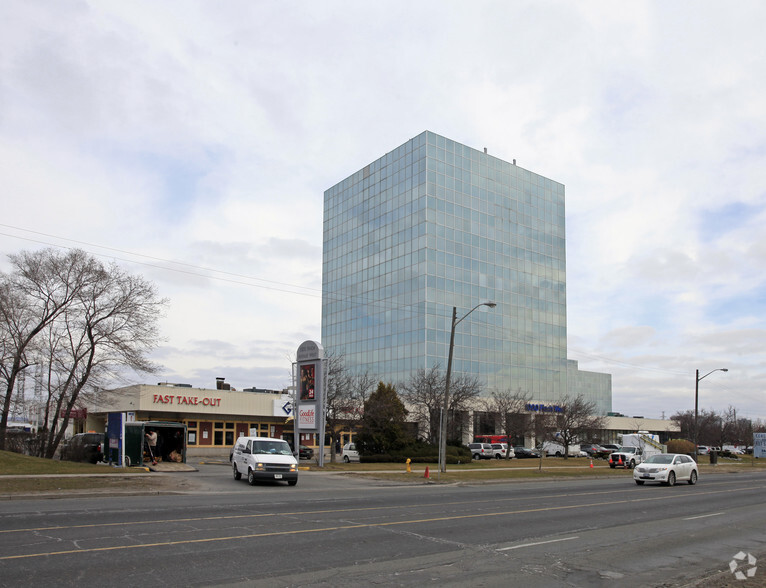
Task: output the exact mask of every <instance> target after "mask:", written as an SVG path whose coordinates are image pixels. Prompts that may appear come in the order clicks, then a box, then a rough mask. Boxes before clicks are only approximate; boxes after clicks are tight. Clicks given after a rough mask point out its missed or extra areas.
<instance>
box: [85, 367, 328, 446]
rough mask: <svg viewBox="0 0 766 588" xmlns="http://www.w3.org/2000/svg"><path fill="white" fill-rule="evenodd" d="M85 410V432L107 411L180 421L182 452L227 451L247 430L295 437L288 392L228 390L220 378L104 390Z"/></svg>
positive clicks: (100, 423)
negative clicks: (205, 384)
mask: <svg viewBox="0 0 766 588" xmlns="http://www.w3.org/2000/svg"><path fill="white" fill-rule="evenodd" d="M87 409H88V410H87V419H86V422H85V426H84V428H85V430H92V431H104V430H105V428H106V422H107V418H108V415H109V414H110V413H124V414H125V415H126V417H127V421H166V422H178V423H183V424H185V425H186V431H187V439H186V451H187V455H196V456H204V455H222V454H228V451H229V448H231V447H232V446H233V445H234V441H235V440H236V439H237V438H238V437H239V436H241V435H249V434H251V433H253V434H257V435H260V436H263V437H275V438H279V439H285V440H286V441H288V442H289V443H290V444H291V445H292V443H293V440H294V432H293V422H292V421H293V417H292V411H293V408H292V399H291V397H290V395H289V394H288V393H287V391H271V390H255V389H250V390H242V391H238V390H232V389H231V388H230V387H229V385H228V384H225V383H223V381H222V379H219V381H218V383H217V386H216V389H207V388H192V387H191V386H190V385H187V384H171V383H160V384H157V385H156V386H155V385H145V384H139V385H134V386H127V387H124V388H117V389H114V390H105V391H102V392H100V393H99V395H98V397H97V399H96V401H95V402H93V403H91V404H90V405H88V407H87ZM304 441H309V444H311V445H313V444H314V443H313V438H312V439H310V440H308V439H307V440H302V441H301V442H304Z"/></svg>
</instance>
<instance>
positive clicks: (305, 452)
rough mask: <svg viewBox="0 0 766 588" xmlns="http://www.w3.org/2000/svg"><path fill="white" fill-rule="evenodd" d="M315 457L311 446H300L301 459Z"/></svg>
mask: <svg viewBox="0 0 766 588" xmlns="http://www.w3.org/2000/svg"><path fill="white" fill-rule="evenodd" d="M313 458H314V450H313V449H311V447H306V446H305V445H301V446H300V459H313Z"/></svg>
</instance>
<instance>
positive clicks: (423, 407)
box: [400, 366, 444, 444]
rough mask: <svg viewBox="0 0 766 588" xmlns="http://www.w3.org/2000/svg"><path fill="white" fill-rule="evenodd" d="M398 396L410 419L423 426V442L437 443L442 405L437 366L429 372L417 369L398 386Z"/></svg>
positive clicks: (439, 374)
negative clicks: (408, 412) (404, 403)
mask: <svg viewBox="0 0 766 588" xmlns="http://www.w3.org/2000/svg"><path fill="white" fill-rule="evenodd" d="M400 388H401V393H400V396H401V397H402V398H403V399H404V400H405V402H406V403H407V406H408V407H409V409H410V417H411V418H412V419H413V420H414V421H415V422H417V423H418V424H419V425H421V426H422V425H425V435H424V437H425V441H426V442H427V443H431V444H436V443H438V442H439V424H440V416H441V411H442V407H443V404H444V376H443V375H442V374H441V372H440V371H439V366H434V367H432V368H431V369H429V370H425V369H422V368H421V369H419V370H418V371H417V372H416V373H415V374H414V375H413V376H412V377H411V378H410V379H409V380H408V381H407V382H405V383H404V384H402V385H401V386H400Z"/></svg>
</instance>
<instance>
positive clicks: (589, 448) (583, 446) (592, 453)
mask: <svg viewBox="0 0 766 588" xmlns="http://www.w3.org/2000/svg"><path fill="white" fill-rule="evenodd" d="M580 451H584V452H585V453H586V454H587V455H588V457H590V458H596V459H601V458H603V459H606V458H608V457H609V454H610V453H612V450H611V449H606V448H605V447H602V446H601V445H598V444H597V443H580Z"/></svg>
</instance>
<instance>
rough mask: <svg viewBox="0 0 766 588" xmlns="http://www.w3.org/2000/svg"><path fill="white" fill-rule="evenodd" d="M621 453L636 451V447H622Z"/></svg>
mask: <svg viewBox="0 0 766 588" xmlns="http://www.w3.org/2000/svg"><path fill="white" fill-rule="evenodd" d="M620 452H621V453H635V452H636V448H635V447H620Z"/></svg>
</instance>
